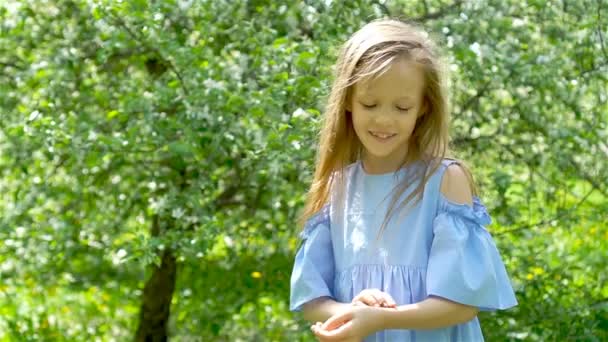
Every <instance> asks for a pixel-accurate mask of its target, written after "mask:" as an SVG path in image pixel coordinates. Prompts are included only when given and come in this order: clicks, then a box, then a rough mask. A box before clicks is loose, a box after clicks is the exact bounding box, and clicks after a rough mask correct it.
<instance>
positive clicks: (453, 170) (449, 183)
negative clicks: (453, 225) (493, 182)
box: [441, 164, 473, 206]
mask: <svg viewBox="0 0 608 342" xmlns="http://www.w3.org/2000/svg"><path fill="white" fill-rule="evenodd" d="M441 193H442V194H443V195H444V196H445V197H446V198H447V199H448V200H450V201H452V202H454V203H458V204H469V205H471V206H472V205H473V194H472V192H471V183H470V181H469V177H468V176H467V174H466V171H465V170H464V169H463V168H462V167H461V166H460V165H458V164H451V165H449V166H448V168H447V169H446V170H445V173H444V174H443V178H442V180H441Z"/></svg>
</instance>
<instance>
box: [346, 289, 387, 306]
mask: <svg viewBox="0 0 608 342" xmlns="http://www.w3.org/2000/svg"><path fill="white" fill-rule="evenodd" d="M352 304H354V305H367V306H376V307H388V308H391V307H392V308H394V307H397V303H396V302H395V300H394V299H393V297H391V295H390V294H388V293H386V292H384V291H380V290H379V289H366V290H363V291H361V292H360V293H359V294H358V295H357V296H356V297H355V298H353V301H352Z"/></svg>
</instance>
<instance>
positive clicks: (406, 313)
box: [380, 297, 479, 329]
mask: <svg viewBox="0 0 608 342" xmlns="http://www.w3.org/2000/svg"><path fill="white" fill-rule="evenodd" d="M478 312H479V310H478V309H477V308H476V307H473V306H469V305H464V304H460V303H455V302H452V301H449V300H446V299H442V298H438V297H429V298H427V299H425V300H423V301H421V302H419V303H415V304H407V305H402V306H399V307H397V309H392V310H382V314H381V317H380V322H381V323H380V324H381V325H382V329H436V328H444V327H448V326H452V325H456V324H461V323H464V322H468V321H470V320H472V319H473V318H475V316H477V313H478Z"/></svg>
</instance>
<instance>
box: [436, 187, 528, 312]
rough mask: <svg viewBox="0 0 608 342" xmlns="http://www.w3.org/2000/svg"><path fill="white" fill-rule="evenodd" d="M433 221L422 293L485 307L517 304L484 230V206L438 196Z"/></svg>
mask: <svg viewBox="0 0 608 342" xmlns="http://www.w3.org/2000/svg"><path fill="white" fill-rule="evenodd" d="M440 199H441V201H440V208H439V214H438V215H437V217H436V218H435V220H434V222H433V234H434V238H433V244H432V246H431V251H430V257H429V265H428V269H427V278H426V282H427V293H428V294H429V295H436V296H440V297H444V298H447V299H450V300H452V301H455V302H458V303H462V304H467V305H472V306H477V307H478V308H479V309H480V310H483V311H490V310H496V309H507V308H509V307H512V306H514V305H516V304H517V301H516V300H515V296H514V295H513V291H512V289H511V285H510V282H509V276H508V275H507V271H506V270H505V267H504V265H503V263H502V260H501V258H500V254H499V253H498V249H497V248H496V245H495V244H494V241H493V240H492V237H491V235H490V233H489V232H488V231H487V230H486V229H485V228H484V226H483V225H487V224H490V223H491V218H490V216H489V215H488V213H487V210H486V208H485V206H484V205H483V204H482V203H481V201H480V199H479V198H478V197H476V196H474V197H473V206H472V207H471V206H469V205H467V204H454V203H451V202H449V201H448V200H447V199H446V198H445V197H444V196H443V195H440Z"/></svg>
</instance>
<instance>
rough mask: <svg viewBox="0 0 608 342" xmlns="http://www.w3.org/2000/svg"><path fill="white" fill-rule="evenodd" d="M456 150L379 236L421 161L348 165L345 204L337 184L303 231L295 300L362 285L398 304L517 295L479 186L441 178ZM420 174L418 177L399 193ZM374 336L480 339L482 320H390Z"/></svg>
mask: <svg viewBox="0 0 608 342" xmlns="http://www.w3.org/2000/svg"><path fill="white" fill-rule="evenodd" d="M454 162H455V161H454V160H451V159H444V160H443V161H442V164H441V165H440V167H439V169H438V170H437V171H436V172H435V174H433V175H432V176H431V178H430V179H429V181H428V182H427V184H426V186H425V189H424V193H423V194H424V195H423V198H422V200H421V201H420V202H419V203H417V204H416V206H415V207H414V208H413V209H412V210H411V211H410V212H409V214H408V215H406V216H402V217H401V218H399V214H395V215H393V217H392V218H391V219H390V220H389V221H388V224H387V226H386V229H385V230H384V232H383V233H382V235H381V237H380V239H379V240H378V241H377V242H376V236H377V233H378V228H379V227H380V226H381V224H382V222H383V220H384V216H385V213H386V211H387V210H388V207H389V205H390V199H391V198H392V197H391V196H392V192H391V191H392V190H393V188H394V186H395V184H397V183H396V182H397V181H398V179H399V177H404V176H405V175H406V174H407V173H408V172H412V171H414V168H416V167H420V166H421V162H417V163H414V164H411V165H410V166H407V167H405V168H401V169H400V170H398V171H397V172H395V173H388V174H380V175H372V174H367V173H366V172H365V170H364V169H363V167H362V166H361V162H356V163H353V164H351V165H350V166H349V167H348V168H347V169H346V172H345V174H346V181H345V193H344V194H345V196H344V199H345V201H344V205H343V210H335V208H338V207H340V206H339V205H338V202H337V200H336V196H335V195H334V194H332V196H330V197H331V199H330V201H329V204H328V205H326V206H325V207H324V208H323V209H322V210H321V211H320V212H318V213H317V214H316V215H314V216H313V217H311V218H310V219H309V220H308V222H307V224H306V226H305V228H304V230H303V231H302V233H301V235H300V237H301V239H302V245H301V247H300V248H299V250H298V252H297V254H296V258H295V262H294V266H293V272H292V274H291V294H290V310H291V311H300V310H301V309H302V305H303V304H304V303H307V302H309V301H311V300H313V299H315V298H319V297H324V296H328V297H331V298H333V299H334V300H336V301H338V302H343V303H350V302H351V301H352V299H353V298H354V296H356V295H357V294H359V293H360V292H361V291H362V290H364V289H370V288H377V289H380V290H382V291H385V292H387V293H389V294H390V295H391V296H392V297H393V298H394V299H395V301H396V302H397V305H404V304H411V303H417V302H420V301H423V300H424V299H426V298H427V297H429V296H439V297H443V298H446V299H449V300H452V301H455V302H458V303H463V304H467V305H472V306H477V307H478V308H479V309H480V310H482V311H491V310H496V309H507V308H510V307H513V306H515V305H517V300H516V298H515V294H514V292H513V288H512V287H511V283H510V281H509V277H508V275H507V272H506V270H505V267H504V264H503V262H502V259H501V257H500V254H499V252H498V250H497V248H496V246H495V244H494V241H493V240H492V237H491V235H490V233H489V232H488V231H487V230H486V229H485V228H484V226H485V225H488V224H490V223H491V219H490V216H489V215H488V213H487V211H486V208H485V206H484V205H483V204H482V203H481V202H480V200H479V198H478V197H477V196H474V197H473V206H472V207H471V206H470V205H468V204H458V203H454V202H451V201H450V200H448V199H447V198H446V197H445V196H444V195H443V194H442V193H441V192H440V186H441V178H442V176H443V174H444V172H445V170H446V168H447V166H448V165H450V164H451V163H454ZM416 185H417V184H412V185H410V187H409V188H408V189H407V190H406V191H405V193H404V195H403V196H402V198H405V196H406V195H407V194H409V193H411V191H413V189H414V188H415V186H416ZM365 341H366V342H370V341H416V342H421V341H433V342H437V341H483V335H482V332H481V328H480V326H479V320H478V319H477V317H476V318H474V319H473V320H471V321H469V322H466V323H463V324H459V325H454V326H451V327H446V328H441V329H433V330H405V329H400V330H383V331H380V332H377V333H375V334H373V335H370V336H368V337H367V338H366V339H365Z"/></svg>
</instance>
